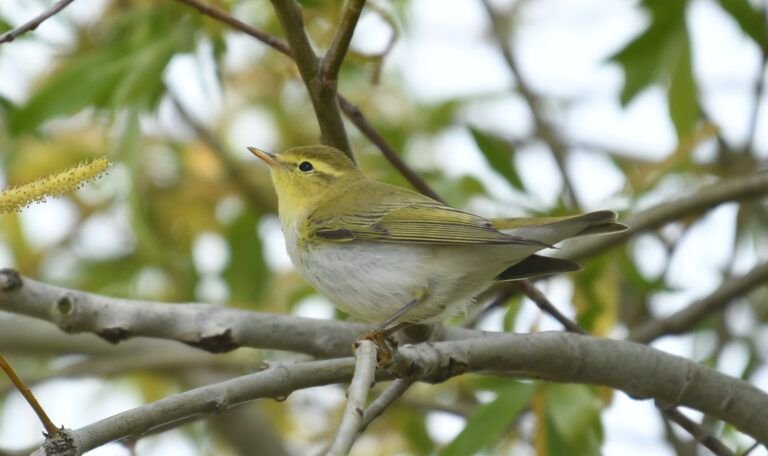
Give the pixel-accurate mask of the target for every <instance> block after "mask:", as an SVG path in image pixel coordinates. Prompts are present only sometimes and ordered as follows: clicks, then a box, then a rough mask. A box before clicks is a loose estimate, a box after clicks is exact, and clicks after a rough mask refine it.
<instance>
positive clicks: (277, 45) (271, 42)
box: [176, 0, 293, 58]
mask: <svg viewBox="0 0 768 456" xmlns="http://www.w3.org/2000/svg"><path fill="white" fill-rule="evenodd" d="M176 1H177V2H180V3H184V4H185V5H188V6H191V7H192V8H194V9H196V10H198V11H200V13H202V14H204V15H206V16H208V17H211V18H213V19H216V20H217V21H219V22H222V23H224V24H227V25H229V26H230V27H232V28H233V29H235V30H238V31H240V32H243V33H245V34H246V35H250V36H252V37H254V38H256V39H257V40H259V41H261V42H262V43H264V44H266V45H267V46H269V47H271V48H272V49H274V50H276V51H277V52H280V53H281V54H285V55H287V56H288V57H291V58H293V56H292V54H291V48H289V47H288V44H286V43H285V42H284V41H283V40H281V39H279V38H276V37H274V36H272V35H270V34H269V33H266V32H264V31H262V30H259V29H257V28H256V27H253V26H251V25H249V24H246V23H245V22H243V21H241V20H239V19H237V18H235V17H234V16H232V15H230V14H228V13H227V12H225V11H222V10H220V9H218V8H216V7H213V6H208V5H205V4H203V3H200V2H199V1H197V0H176Z"/></svg>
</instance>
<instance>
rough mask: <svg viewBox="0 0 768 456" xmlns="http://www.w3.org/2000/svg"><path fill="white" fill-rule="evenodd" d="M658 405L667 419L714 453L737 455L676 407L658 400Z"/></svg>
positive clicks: (726, 455) (723, 455)
mask: <svg viewBox="0 0 768 456" xmlns="http://www.w3.org/2000/svg"><path fill="white" fill-rule="evenodd" d="M656 406H657V407H658V408H659V410H661V413H662V414H663V415H664V416H665V417H666V418H667V419H669V420H670V421H672V422H674V423H676V424H677V425H678V426H680V427H681V428H683V429H685V430H686V431H687V432H688V433H689V434H691V435H692V436H693V438H694V439H695V440H696V441H697V442H699V443H700V444H701V445H702V446H704V447H705V448H708V449H709V450H710V451H711V452H712V453H713V454H716V455H718V456H736V453H734V452H733V451H731V450H730V449H729V448H728V447H726V446H725V445H723V443H722V442H721V441H720V440H718V439H716V438H714V437H713V436H712V435H710V434H709V433H708V432H706V430H704V429H703V428H702V427H701V426H699V424H698V423H696V422H694V421H693V420H691V419H690V418H688V417H687V416H685V415H684V414H683V413H682V412H681V411H680V410H678V409H677V408H676V407H666V406H664V405H663V404H660V403H659V402H658V401H657V403H656Z"/></svg>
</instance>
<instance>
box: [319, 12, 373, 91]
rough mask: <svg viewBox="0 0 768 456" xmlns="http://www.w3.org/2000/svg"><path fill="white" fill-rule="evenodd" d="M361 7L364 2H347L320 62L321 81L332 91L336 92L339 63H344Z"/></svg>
mask: <svg viewBox="0 0 768 456" xmlns="http://www.w3.org/2000/svg"><path fill="white" fill-rule="evenodd" d="M363 5H365V0H347V4H346V6H344V14H343V16H342V18H341V23H340V24H339V28H338V29H336V34H335V35H334V36H333V41H332V42H331V46H330V47H329V48H328V50H327V51H325V55H324V56H323V58H322V59H321V60H320V72H321V75H322V76H321V77H322V81H323V83H324V84H326V85H330V86H332V87H333V88H334V89H333V90H334V91H336V83H337V80H338V75H339V69H340V68H341V62H343V61H344V57H345V56H346V55H347V50H348V49H349V43H350V42H351V41H352V35H354V33H355V27H357V21H358V20H359V19H360V14H361V13H362V12H363Z"/></svg>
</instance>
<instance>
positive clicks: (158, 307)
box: [0, 269, 483, 358]
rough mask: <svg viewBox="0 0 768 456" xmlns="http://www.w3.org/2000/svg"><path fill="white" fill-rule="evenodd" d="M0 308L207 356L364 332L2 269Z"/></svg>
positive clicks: (315, 349) (339, 346) (336, 351)
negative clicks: (50, 281)
mask: <svg viewBox="0 0 768 456" xmlns="http://www.w3.org/2000/svg"><path fill="white" fill-rule="evenodd" d="M0 311H6V312H13V313H18V314H22V315H27V316H30V317H35V318H39V319H42V320H47V321H50V322H52V323H54V324H56V325H57V326H58V327H59V328H61V329H62V330H64V331H66V332H69V333H82V332H89V333H94V334H97V335H98V336H100V337H102V338H103V339H105V340H107V341H109V342H112V343H118V342H121V341H123V340H126V339H129V338H131V337H137V336H144V337H154V338H160V339H171V340H177V341H179V342H183V343H185V344H188V345H191V346H193V347H197V348H201V349H203V350H207V351H210V352H219V353H220V352H226V351H230V350H234V349H235V348H238V347H243V346H244V347H254V348H268V349H275V350H286V351H292V352H298V353H307V354H309V355H313V356H316V357H320V358H330V357H335V356H346V355H349V354H350V353H351V352H352V343H353V342H354V340H355V339H356V338H357V336H358V335H359V334H360V333H362V332H364V331H365V330H366V329H368V327H367V326H366V325H363V324H360V323H351V322H343V321H334V320H317V319H312V318H302V317H296V316H291V315H277V314H267V313H260V312H253V311H246V310H240V309H233V308H228V307H222V306H214V305H210V304H199V303H182V304H167V303H157V302H149V301H133V300H129V299H120V298H112V297H109V296H101V295H96V294H91V293H85V292H82V291H77V290H71V289H66V288H60V287H56V286H53V285H47V284H44V283H41V282H37V281H35V280H32V279H29V278H26V277H24V278H22V277H21V276H19V275H18V273H17V272H16V271H13V270H10V269H2V270H0ZM482 334H483V333H482V332H480V331H473V330H467V329H459V328H456V329H449V330H448V331H447V334H446V337H447V338H467V337H478V336H481V335H482ZM1 339H2V338H1V337H0V340H1Z"/></svg>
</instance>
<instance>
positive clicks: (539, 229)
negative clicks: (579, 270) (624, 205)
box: [493, 211, 627, 244]
mask: <svg viewBox="0 0 768 456" xmlns="http://www.w3.org/2000/svg"><path fill="white" fill-rule="evenodd" d="M493 224H494V226H495V227H496V228H497V229H499V230H501V231H503V232H504V233H506V234H509V235H511V236H519V237H522V238H526V239H532V240H535V241H539V242H544V243H546V244H556V243H558V242H560V241H562V240H564V239H569V238H572V237H578V236H587V235H593V234H609V233H618V232H621V231H625V230H626V229H627V226H626V225H622V224H621V223H618V222H617V221H616V213H615V212H613V211H594V212H588V213H586V214H581V215H575V216H571V217H545V218H518V219H496V220H494V221H493Z"/></svg>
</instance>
